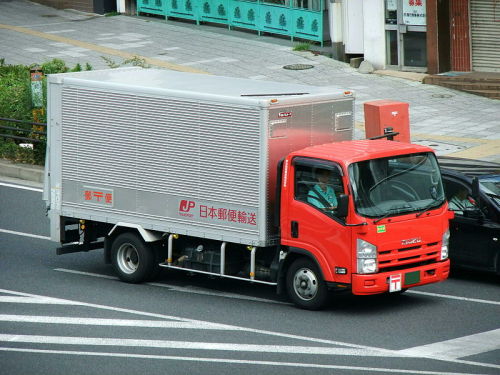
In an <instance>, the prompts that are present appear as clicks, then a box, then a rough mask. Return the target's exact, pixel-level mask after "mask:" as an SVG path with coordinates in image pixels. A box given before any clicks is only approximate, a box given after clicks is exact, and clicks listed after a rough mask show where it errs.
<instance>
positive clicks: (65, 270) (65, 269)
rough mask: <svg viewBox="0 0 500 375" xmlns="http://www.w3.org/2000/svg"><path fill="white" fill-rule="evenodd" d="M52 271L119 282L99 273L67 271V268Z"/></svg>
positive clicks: (113, 277)
mask: <svg viewBox="0 0 500 375" xmlns="http://www.w3.org/2000/svg"><path fill="white" fill-rule="evenodd" d="M54 271H58V272H66V273H73V274H75V275H82V276H92V277H99V278H101V279H108V280H119V279H118V277H116V276H109V275H102V274H100V273H93V272H84V271H77V270H69V269H67V268H54Z"/></svg>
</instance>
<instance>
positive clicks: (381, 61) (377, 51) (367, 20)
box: [347, 0, 385, 69]
mask: <svg viewBox="0 0 500 375" xmlns="http://www.w3.org/2000/svg"><path fill="white" fill-rule="evenodd" d="M347 1H349V0H347ZM384 17H385V15H384V0H365V1H363V24H364V31H363V42H364V54H365V60H367V61H369V62H370V63H372V65H373V66H374V67H375V69H384V68H385V29H384V27H385V20H384Z"/></svg>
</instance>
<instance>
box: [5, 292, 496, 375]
mask: <svg viewBox="0 0 500 375" xmlns="http://www.w3.org/2000/svg"><path fill="white" fill-rule="evenodd" d="M0 293H6V294H14V295H16V296H23V297H31V298H35V299H44V298H45V299H47V300H54V301H60V302H61V303H66V304H68V305H76V306H86V307H93V308H97V309H103V310H110V311H116V312H123V313H130V314H136V315H142V316H148V317H154V318H163V319H169V320H178V321H179V322H191V323H207V324H213V323H211V322H206V321H202V320H194V319H186V318H181V317H176V316H170V315H164V314H155V313H148V312H145V311H138V310H131V309H124V308H119V307H112V306H106V305H97V304H92V303H86V302H77V301H71V300H64V299H57V298H52V297H44V296H39V295H36V294H28V293H23V292H16V291H12V290H7V289H0ZM216 324H219V323H216ZM220 326H221V328H222V329H230V330H240V331H242V332H247V333H255V334H263V335H267V336H273V337H281V338H288V339H296V340H303V341H308V342H314V343H319V344H330V345H336V346H345V347H348V348H353V349H364V350H366V351H367V352H370V351H373V352H377V353H381V354H383V353H385V354H386V356H388V357H390V356H394V355H396V356H398V355H399V354H398V353H397V352H396V351H394V350H388V349H383V348H377V347H370V346H366V345H357V344H351V343H347V342H341V341H334V340H327V339H320V338H314V337H307V336H300V335H294V334H288V333H281V332H273V331H266V330H262V329H254V328H247V327H241V326H234V325H220ZM3 350H6V349H5V348H4V349H3ZM7 350H8V348H7ZM28 351H29V350H28ZM69 354H71V353H69ZM434 359H437V360H441V361H445V362H450V363H455V364H466V365H471V366H481V367H488V368H495V369H500V366H499V365H493V364H489V363H481V362H472V361H464V360H458V359H446V358H434ZM409 373H417V372H412V371H410V372H409Z"/></svg>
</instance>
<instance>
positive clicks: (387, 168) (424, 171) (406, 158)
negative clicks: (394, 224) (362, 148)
mask: <svg viewBox="0 0 500 375" xmlns="http://www.w3.org/2000/svg"><path fill="white" fill-rule="evenodd" d="M349 175H350V182H351V186H352V188H353V192H354V202H355V206H356V212H358V213H359V214H360V215H362V216H366V217H371V218H384V217H387V216H396V215H402V214H407V213H410V212H422V211H426V210H429V209H432V208H436V207H438V206H440V205H442V204H443V203H444V201H445V196H444V192H443V184H442V182H441V173H440V172H439V166H438V164H437V161H436V157H435V156H434V154H432V153H421V154H411V155H401V156H397V157H391V158H381V159H373V160H366V161H362V162H358V163H354V164H351V165H350V166H349Z"/></svg>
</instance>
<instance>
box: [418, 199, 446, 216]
mask: <svg viewBox="0 0 500 375" xmlns="http://www.w3.org/2000/svg"><path fill="white" fill-rule="evenodd" d="M443 199H444V198H441V199H435V200H434V201H432V202H431V203H429V204H428V205H427V206H425V207H424V208H422V209H421V210H422V211H420V210H418V211H420V212H419V213H418V214H417V215H416V217H420V216H422V215H423V214H425V213H426V212H427V211H429V210H430V209H431V208H433V207H436V206H437V204H436V202H438V203H439V202H441V203H442V202H443Z"/></svg>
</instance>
